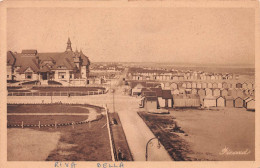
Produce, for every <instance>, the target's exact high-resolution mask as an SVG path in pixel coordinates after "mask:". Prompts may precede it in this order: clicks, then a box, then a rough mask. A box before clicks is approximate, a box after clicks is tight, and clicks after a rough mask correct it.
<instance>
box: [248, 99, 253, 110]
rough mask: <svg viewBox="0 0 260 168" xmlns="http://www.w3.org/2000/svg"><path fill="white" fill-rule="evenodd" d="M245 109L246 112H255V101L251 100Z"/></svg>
mask: <svg viewBox="0 0 260 168" xmlns="http://www.w3.org/2000/svg"><path fill="white" fill-rule="evenodd" d="M246 109H247V110H248V111H255V100H254V99H251V100H250V101H248V102H247V105H246Z"/></svg>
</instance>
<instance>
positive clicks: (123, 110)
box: [108, 95, 172, 161]
mask: <svg viewBox="0 0 260 168" xmlns="http://www.w3.org/2000/svg"><path fill="white" fill-rule="evenodd" d="M108 100H110V103H109V104H108V108H109V109H110V111H112V110H113V107H112V103H111V100H113V99H112V98H110V99H108ZM139 102H140V100H139V99H138V98H134V97H130V96H123V95H115V111H116V112H118V114H119V117H120V120H121V123H122V125H123V129H124V132H125V134H126V139H127V141H128V145H129V147H130V150H131V152H132V155H133V157H134V160H135V161H145V148H146V143H147V142H148V141H149V139H151V138H153V137H154V134H153V133H152V132H151V130H150V129H149V128H148V127H147V126H146V124H145V123H144V121H143V120H142V119H141V117H140V116H139V115H138V114H137V111H138V110H139V108H138V106H139ZM157 144H158V141H157V140H156V139H155V140H152V143H151V144H149V148H148V160H150V161H172V158H171V157H170V155H169V154H168V152H167V151H166V150H165V148H164V147H163V146H162V145H161V147H160V148H159V149H158V148H157Z"/></svg>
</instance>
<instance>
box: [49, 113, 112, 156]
mask: <svg viewBox="0 0 260 168" xmlns="http://www.w3.org/2000/svg"><path fill="white" fill-rule="evenodd" d="M105 124H106V117H105V116H103V117H102V118H101V119H100V120H98V121H95V122H91V124H82V125H76V126H75V128H74V129H73V128H72V127H61V128H60V129H59V130H60V132H61V138H60V140H59V142H58V145H57V147H56V149H55V150H53V151H52V152H51V153H50V154H49V156H48V158H47V159H46V160H47V161H57V160H59V161H111V160H112V157H111V151H110V143H109V136H108V130H107V127H106V126H105Z"/></svg>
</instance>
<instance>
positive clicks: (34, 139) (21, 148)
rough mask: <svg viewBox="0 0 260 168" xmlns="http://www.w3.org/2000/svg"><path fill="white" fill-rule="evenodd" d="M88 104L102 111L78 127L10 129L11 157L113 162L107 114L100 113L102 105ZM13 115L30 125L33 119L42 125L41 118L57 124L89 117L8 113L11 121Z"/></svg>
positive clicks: (33, 159)
mask: <svg viewBox="0 0 260 168" xmlns="http://www.w3.org/2000/svg"><path fill="white" fill-rule="evenodd" d="M42 106H44V105H42ZM62 106H63V105H62ZM32 107H33V106H32ZM88 107H92V108H95V109H96V110H97V113H98V114H99V115H98V116H97V119H96V120H95V121H92V122H88V123H84V124H78V125H74V127H72V126H71V125H69V126H61V127H58V128H56V129H55V128H54V127H41V128H37V127H32V129H29V128H24V129H22V128H19V129H17V128H9V129H8V160H15V161H20V160H25V161H29V160H30V161H36V160H42V161H44V160H47V161H57V160H59V161H111V160H112V159H111V151H110V143H109V136H108V129H107V126H106V116H103V115H102V114H100V113H101V109H102V108H100V107H96V106H90V105H88ZM72 108H74V107H72ZM30 109H33V108H30ZM39 109H40V107H39ZM28 112H30V111H28ZM12 117H14V119H13V120H14V121H21V120H24V124H26V120H28V122H30V124H31V123H32V122H33V124H38V120H41V124H45V123H46V124H49V123H50V124H54V122H55V121H58V122H70V121H82V120H85V119H86V118H87V117H88V116H8V120H10V119H12ZM50 133H51V134H50ZM41 137H42V138H41ZM45 137H48V138H47V139H46V138H45Z"/></svg>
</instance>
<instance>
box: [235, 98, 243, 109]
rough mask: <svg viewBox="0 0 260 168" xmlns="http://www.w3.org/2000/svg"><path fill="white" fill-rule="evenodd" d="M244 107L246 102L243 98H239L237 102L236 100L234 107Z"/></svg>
mask: <svg viewBox="0 0 260 168" xmlns="http://www.w3.org/2000/svg"><path fill="white" fill-rule="evenodd" d="M243 106H244V101H243V99H242V98H241V97H237V98H236V99H235V100H234V107H236V108H242V107H243Z"/></svg>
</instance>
